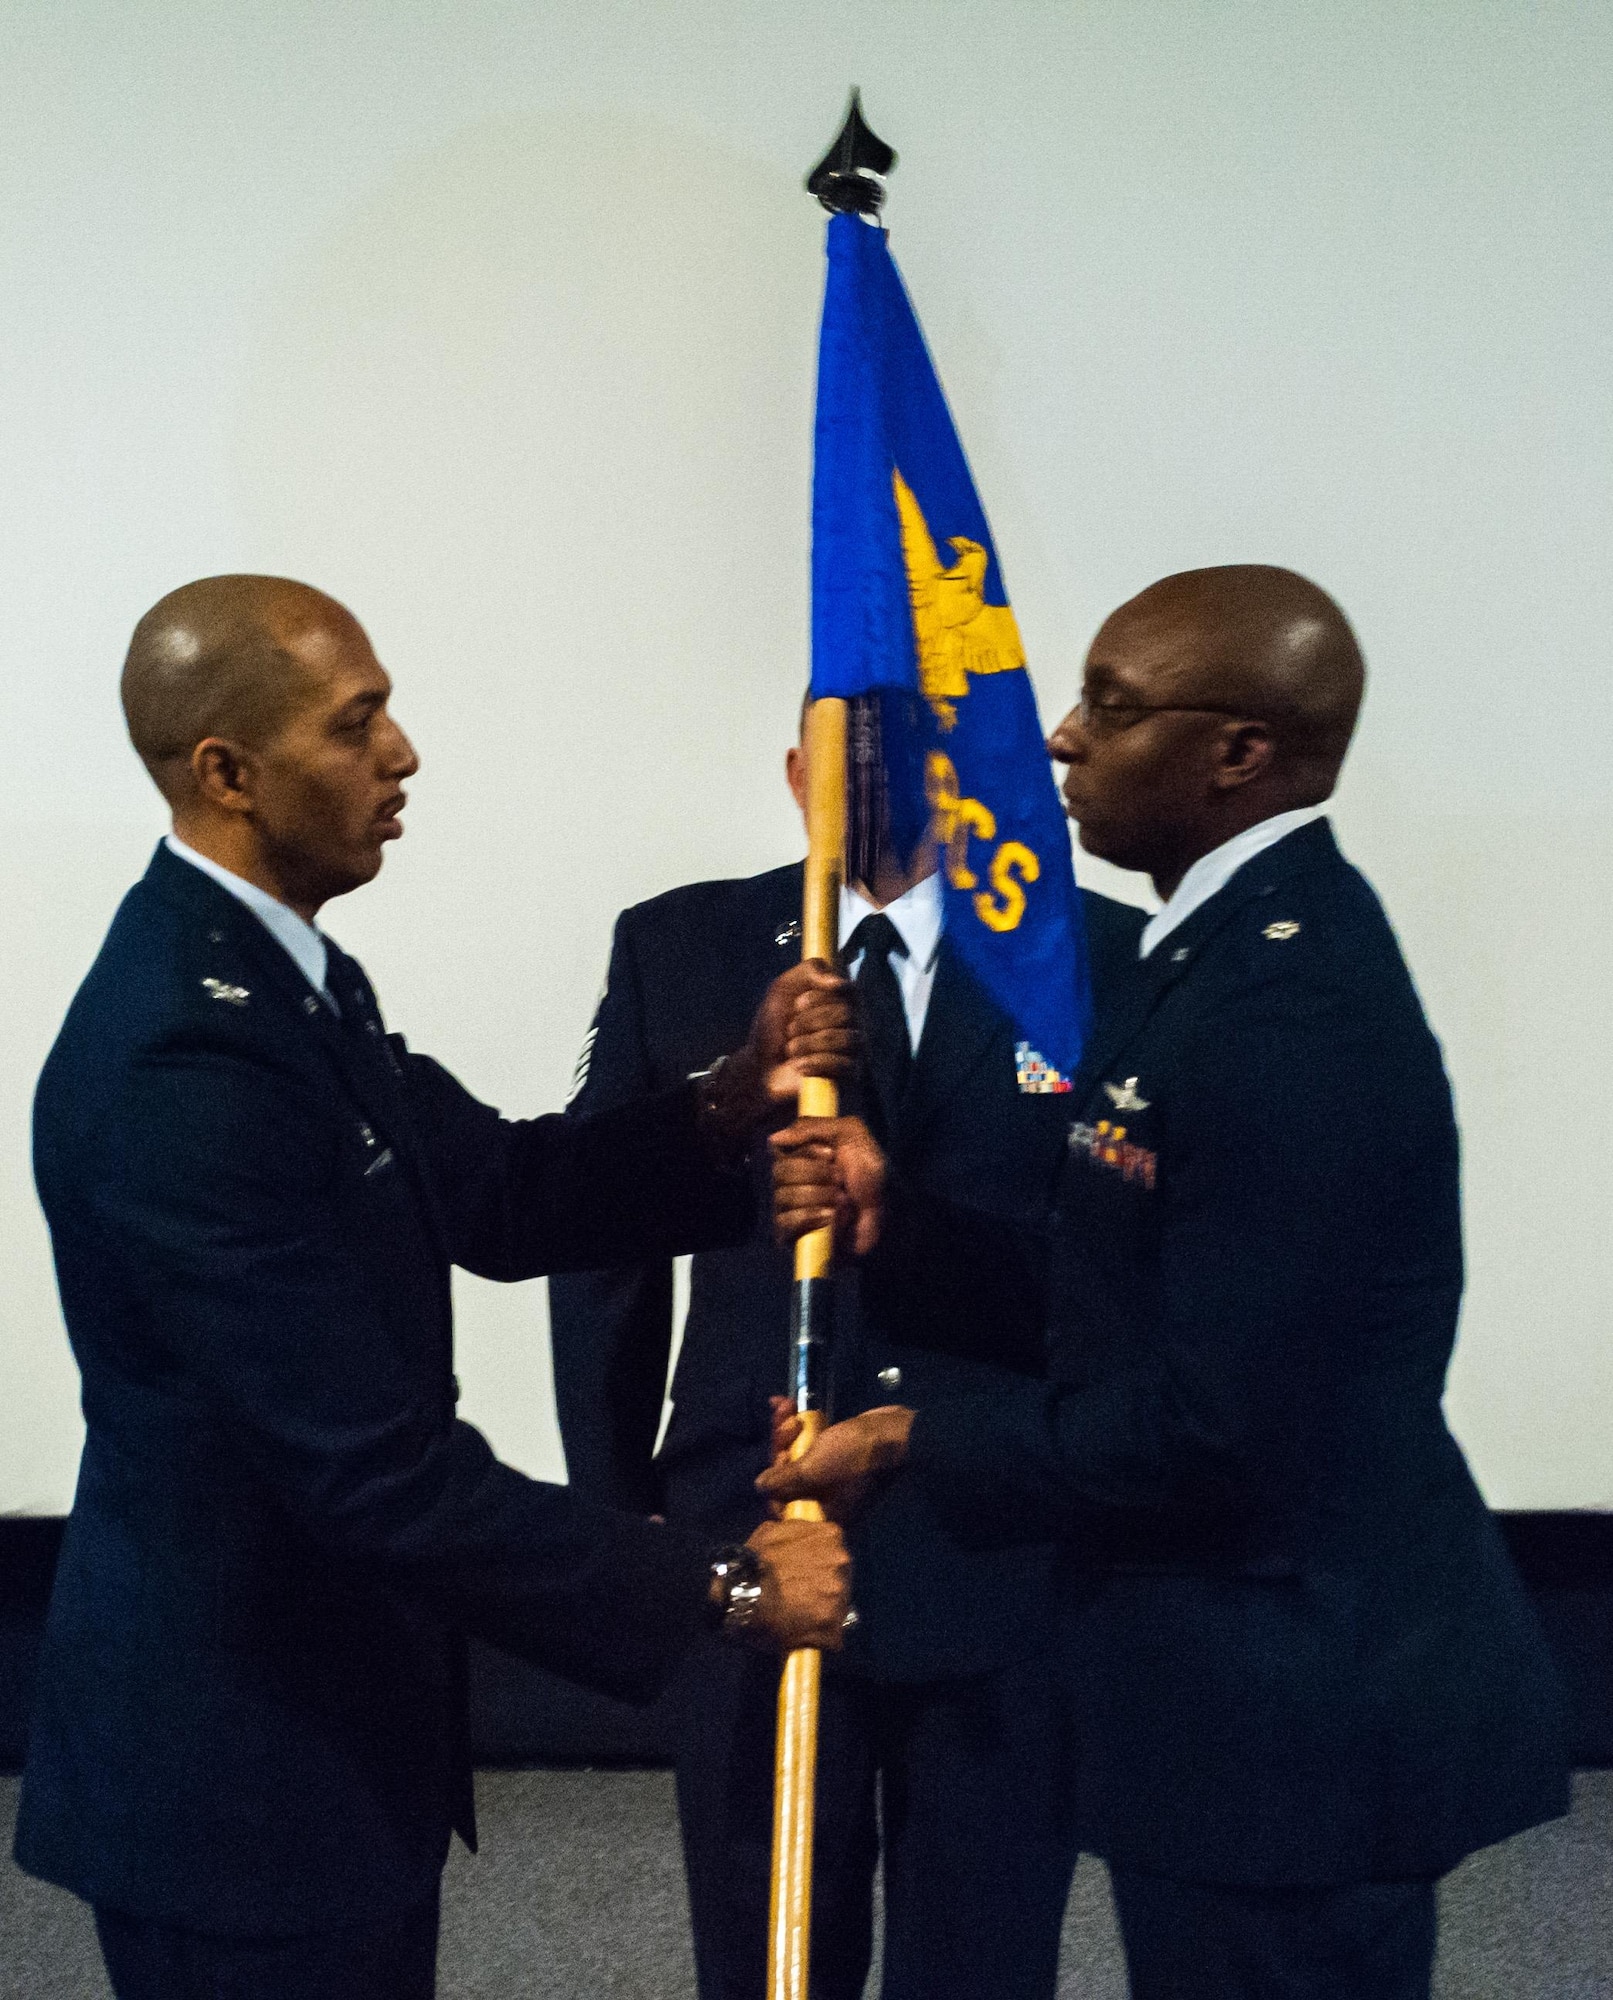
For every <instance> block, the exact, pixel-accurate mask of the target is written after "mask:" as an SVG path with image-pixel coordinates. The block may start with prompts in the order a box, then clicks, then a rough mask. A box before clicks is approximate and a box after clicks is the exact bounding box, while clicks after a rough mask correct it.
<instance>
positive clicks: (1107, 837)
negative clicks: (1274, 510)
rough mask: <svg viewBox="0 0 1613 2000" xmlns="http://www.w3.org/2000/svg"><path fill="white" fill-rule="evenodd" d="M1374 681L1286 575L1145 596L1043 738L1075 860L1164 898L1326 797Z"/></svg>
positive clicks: (1187, 580)
mask: <svg viewBox="0 0 1613 2000" xmlns="http://www.w3.org/2000/svg"><path fill="white" fill-rule="evenodd" d="M1365 680H1366V673H1365V669H1364V667H1363V666H1362V663H1361V649H1360V647H1359V646H1358V645H1357V644H1356V641H1355V634H1354V633H1353V632H1352V631H1351V630H1350V626H1349V621H1348V620H1347V619H1346V618H1345V616H1344V613H1343V612H1342V611H1341V610H1340V609H1339V607H1338V606H1337V605H1336V604H1335V603H1334V602H1333V600H1332V598H1331V597H1329V596H1328V594H1327V592H1326V591H1325V590H1321V589H1319V588H1318V587H1317V586H1316V585H1315V584H1314V583H1311V582H1309V581H1308V580H1307V579H1306V578H1305V577H1302V576H1296V575H1295V574H1294V572H1293V571H1292V570H1288V569H1275V568H1272V567H1271V566H1269V565H1268V564H1264V563H1236V564H1231V565H1229V566H1227V567H1226V568H1223V569H1190V570H1183V571H1182V572H1181V573H1180V574H1179V575H1176V576H1167V577H1164V578H1162V579H1161V580H1160V582H1158V583H1154V584H1150V585H1149V587H1148V588H1147V589H1146V590H1144V591H1141V592H1140V593H1139V594H1138V595H1137V596H1136V597H1133V598H1131V599H1129V600H1128V601H1127V602H1126V603H1125V604H1122V605H1121V607H1120V609H1119V610H1118V611H1114V612H1111V613H1110V615H1109V616H1108V617H1107V618H1106V619H1105V620H1104V622H1103V624H1102V626H1101V627H1100V628H1099V631H1098V636H1097V637H1096V638H1095V639H1094V640H1093V642H1092V649H1091V651H1090V652H1089V653H1088V655H1087V663H1086V670H1085V674H1084V677H1083V682H1082V691H1081V701H1080V704H1079V706H1077V707H1076V708H1074V709H1072V710H1071V711H1070V713H1069V714H1068V715H1067V716H1066V717H1065V718H1064V720H1063V721H1062V722H1061V723H1060V724H1059V726H1058V728H1057V729H1056V730H1054V732H1053V734H1052V736H1051V737H1050V738H1049V739H1048V749H1049V750H1050V751H1051V753H1052V755H1053V756H1054V758H1055V759H1056V760H1057V761H1058V762H1060V763H1062V764H1065V765H1067V766H1068V767H1069V768H1068V771H1067V773H1066V775H1065V779H1064V785H1063V791H1064V799H1065V804H1066V806H1067V807H1068V809H1069V813H1070V817H1071V818H1072V819H1074V820H1075V821H1076V822H1077V823H1078V824H1079V826H1080V829H1081V845H1082V846H1083V847H1084V848H1086V849H1087V851H1088V852H1089V853H1091V854H1097V855H1101V856H1102V857H1103V858H1104V859H1105V860H1107V861H1113V862H1115V863H1116V864H1117V865H1118V866H1120V867H1122V868H1135V869H1140V870H1142V871H1143V872H1145V873H1146V874H1149V875H1151V876H1152V877H1153V880H1154V886H1155V888H1156V889H1157V890H1158V891H1159V893H1160V894H1161V895H1162V896H1168V895H1169V894H1170V893H1171V891H1172V890H1173V889H1174V888H1175V886H1176V884H1177V883H1178V882H1179V881H1180V880H1181V878H1182V875H1183V874H1184V872H1185V871H1186V870H1187V869H1188V868H1189V867H1191V866H1192V864H1193V862H1194V861H1196V860H1197V859H1198V858H1199V857H1200V856H1201V855H1204V854H1208V853H1210V852H1211V851H1212V850H1213V849H1215V848H1217V847H1219V846H1221V845H1222V844H1223V843H1224V842H1225V841H1227V840H1230V839H1231V838H1232V837H1233V836H1234V835H1235V834H1237V833H1240V832H1242V831H1243V829H1244V828H1246V827H1251V826H1258V825H1259V824H1260V823H1261V822H1262V821H1263V820H1268V819H1273V818H1275V817H1276V816H1277V815H1278V814H1279V813H1284V812H1290V811H1293V810H1295V809H1297V808H1299V807H1302V806H1314V805H1319V804H1320V803H1321V802H1322V801H1323V800H1324V799H1326V798H1328V797H1329V796H1330V795H1331V793H1332V791H1333V787H1334V785H1335V784H1336V783H1337V781H1338V775H1339V766H1340V765H1341V764H1342V763H1343V761H1344V753H1345V751H1346V750H1347V749H1348V748H1349V743H1350V737H1351V735H1352V733H1353V732H1354V729H1355V721H1356V716H1357V715H1358V714H1359V712H1360V708H1361V692H1362V688H1363V686H1364V684H1365Z"/></svg>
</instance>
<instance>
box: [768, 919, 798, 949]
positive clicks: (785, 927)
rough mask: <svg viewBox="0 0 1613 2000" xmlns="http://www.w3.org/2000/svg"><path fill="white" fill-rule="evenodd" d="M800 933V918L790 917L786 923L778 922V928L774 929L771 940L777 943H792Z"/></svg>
mask: <svg viewBox="0 0 1613 2000" xmlns="http://www.w3.org/2000/svg"><path fill="white" fill-rule="evenodd" d="M800 935H801V923H800V919H799V918H798V917H791V919H790V921H789V922H788V923H787V924H780V925H779V927H778V929H777V930H776V931H774V933H773V942H774V944H778V945H784V944H794V942H795V940H796V939H797V938H798V937H799V936H800Z"/></svg>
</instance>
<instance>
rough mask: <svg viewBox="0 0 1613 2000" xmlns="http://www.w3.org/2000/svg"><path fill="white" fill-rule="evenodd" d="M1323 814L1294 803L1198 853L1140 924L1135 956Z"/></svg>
mask: <svg viewBox="0 0 1613 2000" xmlns="http://www.w3.org/2000/svg"><path fill="white" fill-rule="evenodd" d="M1326 817H1327V807H1326V806H1325V805H1320V806H1296V807H1295V809H1294V810H1293V811H1292V812H1281V813H1274V814H1273V815H1272V817H1271V818H1270V819H1263V820H1261V821H1259V822H1258V823H1257V824H1256V825H1254V826H1246V827H1245V828H1244V830H1243V832H1242V833H1235V834H1234V835H1233V836H1232V838H1231V839H1230V840H1224V841H1222V843H1221V845H1220V846H1219V847H1212V848H1211V849H1210V851H1209V853H1208V854H1201V855H1200V856H1199V858H1198V860H1197V861H1195V862H1194V863H1193V866H1192V867H1191V868H1190V869H1188V871H1187V873H1186V874H1185V875H1184V876H1183V877H1182V879H1181V881H1180V882H1178V883H1177V885H1176V892H1175V894H1174V895H1173V896H1172V897H1171V899H1170V901H1169V902H1168V903H1167V904H1166V905H1165V907H1164V908H1163V909H1162V910H1156V911H1155V913H1154V915H1153V916H1152V917H1150V918H1149V920H1148V922H1147V923H1146V924H1144V925H1143V934H1142V937H1141V938H1140V939H1139V940H1138V946H1137V956H1138V957H1139V958H1146V957H1147V956H1148V954H1149V953H1150V952H1151V951H1152V950H1153V949H1154V947H1155V945H1157V944H1158V943H1159V941H1160V940H1161V938H1166V937H1169V936H1170V934H1171V932H1172V931H1173V930H1175V928H1176V926H1177V925H1178V924H1181V923H1185V922H1186V921H1187V919H1188V918H1189V917H1190V916H1192V914H1193V912H1194V911H1195V910H1198V909H1202V908H1203V906H1204V905H1205V904H1206V903H1207V902H1208V901H1209V900H1210V898H1211V897H1212V896H1214V895H1218V894H1219V893H1220V891H1221V890H1223V889H1224V888H1225V887H1226V885H1227V884H1228V883H1229V882H1230V881H1231V880H1232V878H1233V876H1234V875H1236V874H1237V872H1238V870H1239V869H1240V868H1242V867H1243V866H1244V864H1245V863H1246V862H1249V861H1253V860H1254V858H1255V856H1256V855H1257V854H1264V853H1265V851H1266V849H1267V848H1268V847H1275V846H1276V844H1277V842H1278V841H1279V840H1286V839H1287V837H1288V836H1289V834H1291V833H1298V831H1299V829H1300V828H1301V827H1302V826H1309V825H1310V824H1311V822H1312V821H1313V820H1318V819H1325V818H1326Z"/></svg>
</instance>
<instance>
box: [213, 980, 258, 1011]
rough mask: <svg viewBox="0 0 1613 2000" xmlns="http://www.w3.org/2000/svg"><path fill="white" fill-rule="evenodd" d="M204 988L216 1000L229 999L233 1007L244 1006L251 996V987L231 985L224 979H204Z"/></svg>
mask: <svg viewBox="0 0 1613 2000" xmlns="http://www.w3.org/2000/svg"><path fill="white" fill-rule="evenodd" d="M202 987H203V990H204V991H205V992H206V993H207V994H208V996H209V997H210V998H211V999H214V1000H227V1001H228V1002H229V1004H230V1005H231V1006H232V1007H244V1006H245V1005H246V1003H247V1001H248V999H249V998H250V997H251V989H250V988H249V987H245V986H231V985H229V984H228V983H227V982H226V981H225V980H222V979H204V980H203V981H202Z"/></svg>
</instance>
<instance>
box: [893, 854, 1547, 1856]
mask: <svg viewBox="0 0 1613 2000" xmlns="http://www.w3.org/2000/svg"><path fill="white" fill-rule="evenodd" d="M1065 1101H1066V1103H1067V1104H1068V1105H1069V1106H1070V1108H1071V1110H1072V1111H1073V1112H1074V1114H1075V1123H1074V1125H1073V1127H1072V1129H1071V1131H1070V1134H1069V1146H1068V1149H1067V1154H1066V1159H1065V1163H1064V1167H1063V1173H1062V1180H1061V1185H1060V1189H1059V1197H1058V1214H1057V1221H1056V1227H1055V1235H1054V1244H1053V1278H1052V1286H1053V1299H1052V1351H1051V1362H1050V1367H1051V1375H1052V1386H1051V1387H1047V1388H1044V1387H1042V1386H1040V1385H1037V1384H1034V1383H1030V1382H1024V1383H1005V1384H1004V1385H1003V1388H1002V1390H1001V1392H1000V1393H998V1394H997V1395H995V1396H993V1397H990V1398H975V1399H970V1400H967V1401H959V1402H956V1403H952V1404H945V1405H943V1404H936V1405H933V1406H930V1407H928V1408H925V1409H923V1410H921V1411H920V1413H919V1416H918V1419H917V1421H916V1423H915V1426H914V1430H913V1435H912V1448H911V1468H912V1474H911V1476H913V1477H914V1478H915V1483H917V1484H919V1485H920V1486H921V1487H922V1488H923V1489H924V1490H925V1492H926V1493H927V1494H928V1495H929V1496H930V1498H931V1500H932V1503H933V1504H935V1505H936V1506H937V1507H939V1508H941V1509H942V1510H943V1511H944V1512H945V1513H946V1515H947V1517H948V1518H949V1519H951V1520H952V1521H953V1522H954V1524H955V1525H956V1526H957V1528H958V1531H959V1532H960V1533H975V1534H980V1533H983V1532H992V1531H996V1532H999V1533H1003V1534H1011V1533H1013V1532H1015V1531H1016V1529H1017V1531H1018V1532H1020V1533H1023V1534H1025V1535H1027V1536H1033V1537H1040V1536H1045V1535H1047V1534H1050V1533H1056V1534H1057V1535H1058V1536H1060V1537H1061V1538H1062V1541H1063V1546H1064V1550H1065V1558H1064V1563H1063V1570H1062V1576H1061V1581H1060V1598H1061V1617H1062V1647H1063V1653H1064V1658H1065V1661H1066V1664H1067V1669H1068V1676H1069V1685H1070V1694H1069V1703H1068V1713H1069V1726H1070V1729H1071V1732H1072V1739H1073V1750H1072V1763H1071V1774H1072V1785H1073V1798H1074V1801H1075V1806H1076V1810H1077V1815H1078V1821H1079V1826H1080V1830H1081V1833H1082V1838H1083V1844H1084V1845H1086V1846H1088V1847H1090V1848H1092V1849H1094V1850H1095V1851H1096V1852H1098V1853H1100V1854H1102V1855H1105V1856H1106V1857H1108V1859H1109V1860H1110V1861H1111V1862H1112V1863H1114V1864H1117V1865H1119V1866H1121V1867H1125V1868H1130V1869H1140V1870H1148V1871H1153V1872H1156V1873H1158V1874H1161V1875H1167V1876H1178V1877H1182V1878H1185V1879H1190V1880H1197V1881H1202V1882H1212V1883H1228V1884H1246V1885H1251V1886H1258V1885H1281V1884H1307V1883H1308V1884H1326V1883H1346V1882H1359V1881H1367V1880H1383V1879H1395V1878H1405V1877H1431V1876H1435V1875H1438V1874H1440V1873H1442V1872H1443V1871H1444V1870H1446V1869H1448V1868H1449V1867H1451V1866H1452V1865H1453V1864H1454V1863H1455V1862H1456V1861H1457V1860H1458V1859H1460V1857H1461V1856H1462V1855H1464V1854H1466V1853H1467V1852H1469V1851H1470V1850H1472V1849H1474V1848H1478V1847H1482V1846H1484V1845H1486V1844H1487V1843H1489V1842H1492V1841H1496V1840H1499V1839H1501V1838H1503V1837H1504V1836H1505V1835H1508V1834H1511V1833H1514V1832H1516V1831H1518V1830H1519V1829H1520V1828H1523V1827H1526V1826H1529V1825H1531V1824H1533V1823H1535V1822H1536V1821H1539V1820H1543V1819H1547V1818H1550V1817H1551V1816H1553V1815H1554V1814H1557V1813H1560V1812H1562V1811H1564V1810H1565V1809H1566V1802H1567V1801H1566V1781H1565V1773H1564V1756H1563V1747H1562V1718H1561V1712H1560V1704H1559V1695H1558V1690H1557V1687H1556V1684H1555V1680H1554V1676H1553V1672H1552V1669H1551V1667H1550V1665H1549V1663H1548V1659H1547V1656H1546V1652H1545V1648H1544V1644H1543V1641H1542V1638H1541V1635H1540V1633H1539V1631H1538V1629H1537V1627H1536V1624H1535V1620H1534V1618H1533V1615H1532V1613H1531V1611H1530V1609H1529V1607H1528V1604H1527V1602H1526V1601H1525V1599H1524V1596H1523V1593H1522V1591H1521V1589H1520V1586H1519V1584H1518V1581H1517V1579H1516V1577H1515V1576H1514V1574H1513V1572H1512V1569H1511V1567H1510V1565H1509V1562H1508V1560H1507V1557H1506V1555H1505V1553H1504V1551H1503V1548H1502V1545H1501V1541H1500V1538H1499V1536H1498V1534H1497V1532H1496V1529H1495V1527H1494V1525H1493V1523H1492V1522H1491V1520H1490V1518H1489V1515H1488V1514H1487V1512H1486V1509H1485V1506H1484V1503H1483V1501H1482V1500H1481V1498H1480V1496H1479V1493H1478V1491H1477V1489H1476V1488H1475V1486H1474V1483H1473V1480H1472V1478H1471V1477H1470V1475H1469V1473H1468V1470H1467V1466H1466V1464H1465V1463H1464V1461H1463V1458H1462V1454H1461V1451H1460V1450H1459V1449H1458V1447H1457V1445H1456V1443H1455V1442H1454V1440H1453V1439H1452V1437H1451V1435H1450V1433H1449V1431H1448V1430H1447V1429H1446V1426H1445V1422H1444V1418H1443V1415H1442V1411H1441V1396H1442V1392H1443V1387H1444V1380H1445V1371H1446V1366H1447V1364H1448V1362H1449V1360H1450V1355H1451V1347H1452V1343H1453V1341H1454V1338H1455V1334H1456V1321H1457V1308H1458V1304H1459V1301H1460V1297H1461V1290H1462V1246H1461V1219H1460V1207H1459V1188H1458V1158H1457V1134H1456V1124H1455V1119H1454V1116H1453V1112H1452V1106H1451V1096H1450V1090H1449V1086H1448V1084H1447V1082H1446V1079H1445V1073H1444V1070H1443V1067H1442V1065H1441V1061H1440V1052H1439V1047H1438V1044H1437V1043H1436V1042H1435V1040H1434V1037H1433V1035H1432V1033H1431V1032H1430V1031H1429V1028H1428V1024H1427V1022H1426V1020H1425V1019H1424V1017H1423V1012H1422V1008H1421V1006H1420V1005H1419V1003H1418V999H1417V995H1416V992H1415V990H1414V989H1413V986H1412V983H1411V979H1410V976H1409V975H1408V973H1407V970H1406V967H1405V964H1404V961H1403V960H1402V958H1401V955H1400V951H1399V948H1398V946H1397V944H1396V941H1395V937H1394V934H1393V932H1392V931H1391V929H1390V927H1389V924H1388V921H1387V919H1386V918H1385V916H1384V913H1383V910H1382V908H1381V907H1380V905H1379V903H1378V901H1377V899H1376V897H1375V896H1374V895H1373V893H1372V891H1371V889H1370V888H1369V887H1368V886H1367V884H1366V883H1365V882H1364V881H1363V880H1362V878H1361V876H1360V875H1359V874H1357V872H1356V871H1355V870H1354V869H1353V868H1351V867H1349V866H1348V865H1347V864H1346V863H1345V862H1344V860H1343V859H1342V858H1341V857H1340V855H1339V852H1338V849H1337V847H1336V846H1335V844H1334V841H1333V836H1332V833H1331V830H1330V829H1329V827H1328V826H1327V825H1326V824H1325V823H1319V824H1315V825H1312V826H1309V827H1306V828H1304V829H1302V830H1301V831H1299V832H1297V833H1294V834H1291V835H1289V836H1288V837H1287V838H1286V839H1285V840H1282V841H1280V842H1279V843H1277V844H1276V845H1275V846H1273V847H1272V848H1271V849H1269V850H1268V851H1267V852H1266V853H1265V854H1262V855H1260V856H1258V857H1257V858H1256V859H1255V860H1253V861H1251V862H1249V863H1248V864H1247V865H1246V866H1245V867H1244V868H1242V869H1241V870H1240V871H1239V872H1238V874H1237V875H1235V876H1234V877H1233V879H1232V881H1231V882H1230V884H1229V885H1228V886H1227V887H1226V888H1225V889H1223V890H1222V891H1221V892H1220V893H1219V894H1218V895H1216V896H1215V897H1213V898H1212V899H1211V900H1210V901H1209V902H1207V903H1206V904H1205V905H1204V906H1203V907H1202V908H1201V909H1199V910H1198V911H1197V912H1196V913H1195V914H1194V915H1192V916H1190V917H1189V918H1188V919H1187V920H1186V921H1185V922H1184V923H1183V924H1182V925H1181V927H1180V928H1179V929H1177V930H1176V931H1174V932H1172V933H1171V934H1170V935H1169V936H1168V937H1167V938H1165V939H1164V941H1163V942H1162V943H1161V944H1160V945H1159V946H1158V947H1157V948H1156V950H1155V951H1154V952H1153V954H1152V955H1151V956H1150V957H1149V959H1148V960H1147V961H1146V962H1145V963H1144V964H1143V965H1142V966H1141V967H1140V968H1139V970H1138V973H1137V976H1136V978H1135V979H1134V981H1133V983H1132V984H1131V986H1130V987H1129V989H1127V990H1123V991H1122V992H1121V994H1120V995H1119V996H1118V998H1117V999H1115V1000H1114V1001H1112V1002H1111V1004H1110V1005H1109V1006H1108V1007H1107V1009H1106V1010H1104V1012H1103V1014H1102V1016H1101V1017H1100V1020H1099V1022H1098V1025H1097V1028H1096V1031H1095V1033H1094V1036H1093V1040H1092V1042H1091V1044H1090V1046H1089V1050H1088V1055H1087V1058H1086V1060H1085V1061H1084V1062H1083V1064H1082V1067H1081V1070H1080V1072H1079V1074H1078V1076H1077V1078H1076V1091H1075V1095H1074V1097H1073V1098H1071V1099H1067V1100H1065ZM904 1201H912V1202H914V1205H916V1206H923V1204H922V1203H921V1202H917V1201H916V1200H915V1198H914V1197H911V1196H909V1195H907V1194H905V1193H904V1192H903V1191H901V1190H898V1191H897V1192H896V1194H895V1195H894V1197H893V1213H894V1214H896V1215H898V1216H899V1214H900V1210H901V1207H902V1204H903V1203H904ZM951 1226H953V1227H954V1228H957V1229H960V1230H961V1229H963V1228H964V1227H965V1222H964V1218H962V1217H961V1216H957V1215H954V1216H953V1217H952V1218H951ZM988 1233H989V1234H995V1231H994V1229H993V1230H988Z"/></svg>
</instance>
